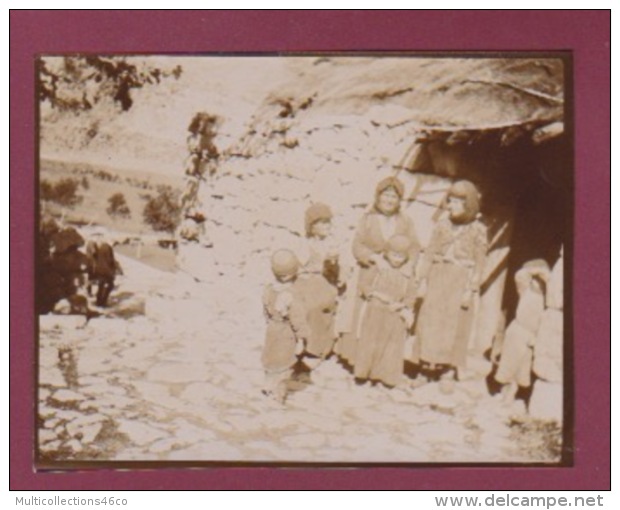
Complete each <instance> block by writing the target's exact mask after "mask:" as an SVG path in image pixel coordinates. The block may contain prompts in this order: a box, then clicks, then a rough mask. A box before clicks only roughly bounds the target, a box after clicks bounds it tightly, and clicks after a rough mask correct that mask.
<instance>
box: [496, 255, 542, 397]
mask: <svg viewBox="0 0 620 510" xmlns="http://www.w3.org/2000/svg"><path fill="white" fill-rule="evenodd" d="M548 279H549V265H548V264H547V263H546V262H545V261H544V260H542V259H536V260H530V261H529V262H526V263H525V264H523V267H522V268H521V269H519V271H517V274H516V275H515V282H516V284H517V292H518V294H519V304H518V306H517V313H516V316H515V318H514V319H513V321H512V322H511V323H510V325H509V326H508V328H507V329H506V334H505V338H504V343H503V346H502V352H501V357H500V360H499V367H498V369H497V373H496V374H495V379H496V380H497V382H499V383H500V384H503V385H504V386H503V388H502V395H503V398H504V402H505V403H506V404H510V403H512V402H513V401H514V398H515V395H516V393H517V390H518V389H519V387H521V388H529V387H530V386H531V384H532V377H531V372H532V357H533V349H534V346H535V345H536V336H537V335H538V330H539V329H540V321H541V318H542V315H543V310H544V307H545V287H546V283H547V281H548Z"/></svg>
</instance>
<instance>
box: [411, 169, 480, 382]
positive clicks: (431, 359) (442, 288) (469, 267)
mask: <svg viewBox="0 0 620 510" xmlns="http://www.w3.org/2000/svg"><path fill="white" fill-rule="evenodd" d="M447 208H448V212H449V217H448V218H447V219H445V220H442V221H440V222H439V223H438V224H437V226H436V227H435V230H434V232H433V234H432V237H431V241H430V243H429V246H428V248H427V249H426V251H425V253H424V256H423V259H422V263H421V265H420V268H419V278H420V289H422V291H421V292H420V293H419V294H420V295H421V296H422V297H423V303H422V306H421V309H420V312H419V318H418V322H417V326H416V342H415V344H414V352H413V360H414V361H418V362H419V363H420V365H421V371H422V374H423V377H430V378H433V379H436V378H438V377H439V376H443V378H444V379H447V380H453V379H454V378H455V377H456V376H457V375H458V371H459V370H461V369H462V368H464V366H465V359H466V355H467V346H468V342H469V338H470V335H471V327H472V323H473V320H472V319H473V303H474V297H475V295H476V294H477V293H478V292H479V290H480V285H481V277H482V270H483V265H484V261H485V257H486V253H487V232H486V227H485V226H484V225H483V224H482V222H481V221H479V219H478V216H479V211H480V195H479V192H478V190H477V189H476V187H475V186H474V184H472V183H471V182H469V181H458V182H456V183H454V184H453V185H452V187H451V188H450V191H449V194H448V201H447Z"/></svg>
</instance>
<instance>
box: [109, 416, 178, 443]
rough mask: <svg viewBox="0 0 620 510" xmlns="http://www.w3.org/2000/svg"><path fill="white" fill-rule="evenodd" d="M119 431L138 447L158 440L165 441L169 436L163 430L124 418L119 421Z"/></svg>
mask: <svg viewBox="0 0 620 510" xmlns="http://www.w3.org/2000/svg"><path fill="white" fill-rule="evenodd" d="M118 431H119V432H120V433H122V434H125V435H127V437H128V438H129V440H130V441H131V442H132V443H133V444H136V445H138V446H144V445H147V444H149V443H152V442H153V441H155V440H157V439H163V438H165V437H166V435H167V434H166V432H165V431H163V430H161V429H157V428H155V427H151V426H150V425H145V424H143V423H140V422H138V421H129V420H126V419H123V418H121V419H119V420H118Z"/></svg>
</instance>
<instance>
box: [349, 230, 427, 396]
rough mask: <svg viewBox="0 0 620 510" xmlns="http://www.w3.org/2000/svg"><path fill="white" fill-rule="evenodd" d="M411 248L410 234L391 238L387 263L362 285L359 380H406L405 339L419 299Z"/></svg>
mask: <svg viewBox="0 0 620 510" xmlns="http://www.w3.org/2000/svg"><path fill="white" fill-rule="evenodd" d="M410 251H411V240H410V239H409V238H408V237H406V236H402V235H396V236H393V237H391V238H390V239H389V240H388V242H387V246H386V251H385V254H384V259H385V262H386V264H376V265H375V266H373V268H372V269H371V270H372V273H373V275H372V277H371V278H370V279H369V281H370V284H369V285H362V286H361V287H360V292H361V295H362V298H363V299H364V302H365V305H364V306H363V309H362V319H361V329H360V333H359V339H360V340H359V344H358V349H357V354H356V358H355V369H354V373H355V377H356V379H357V380H358V382H359V381H364V380H372V381H380V382H381V383H383V384H384V385H385V386H387V387H393V386H397V385H399V384H400V383H401V382H402V380H403V369H404V358H405V352H404V350H405V340H406V337H407V331H408V330H409V329H410V328H411V326H412V325H413V318H414V316H413V305H414V302H415V298H416V288H415V285H414V278H413V275H412V273H413V271H412V261H410ZM409 262H411V263H409Z"/></svg>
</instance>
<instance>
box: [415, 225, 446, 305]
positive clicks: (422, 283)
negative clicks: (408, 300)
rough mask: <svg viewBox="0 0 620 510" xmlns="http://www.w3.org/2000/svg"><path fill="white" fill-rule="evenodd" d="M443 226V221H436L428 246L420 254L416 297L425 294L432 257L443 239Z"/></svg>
mask: <svg viewBox="0 0 620 510" xmlns="http://www.w3.org/2000/svg"><path fill="white" fill-rule="evenodd" d="M444 230H445V226H444V224H443V223H438V224H437V225H436V226H435V228H434V229H433V233H432V235H431V240H430V241H429V243H428V246H427V247H426V249H425V250H424V251H423V253H422V255H421V256H420V257H421V259H420V264H419V265H418V268H417V274H416V280H417V281H418V286H417V287H418V288H417V294H418V297H423V296H424V294H426V287H427V279H428V275H429V273H430V271H431V266H432V265H433V259H434V258H435V255H436V254H437V253H438V252H439V250H440V248H441V244H442V242H443V239H444Z"/></svg>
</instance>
